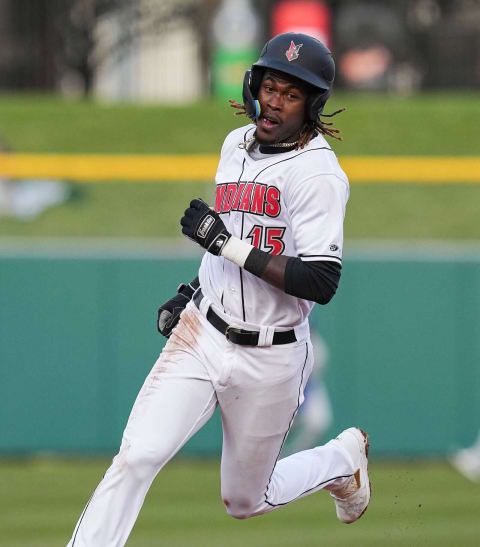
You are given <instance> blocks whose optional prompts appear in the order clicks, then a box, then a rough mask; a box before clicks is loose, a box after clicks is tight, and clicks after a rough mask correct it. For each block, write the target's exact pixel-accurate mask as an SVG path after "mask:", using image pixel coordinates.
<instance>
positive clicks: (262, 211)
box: [215, 182, 281, 217]
mask: <svg viewBox="0 0 480 547" xmlns="http://www.w3.org/2000/svg"><path fill="white" fill-rule="evenodd" d="M280 209H281V207H280V190H279V189H278V188H277V187H276V186H267V185H266V184H260V183H256V182H228V183H225V184H218V185H217V195H216V198H215V211H216V212H217V213H228V212H229V211H243V212H245V213H252V214H254V215H267V216H269V217H278V215H279V214H280Z"/></svg>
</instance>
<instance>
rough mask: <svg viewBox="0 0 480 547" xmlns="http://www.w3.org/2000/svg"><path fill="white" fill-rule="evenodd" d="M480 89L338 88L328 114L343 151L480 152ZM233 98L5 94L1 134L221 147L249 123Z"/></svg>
mask: <svg viewBox="0 0 480 547" xmlns="http://www.w3.org/2000/svg"><path fill="white" fill-rule="evenodd" d="M478 104H479V103H478V94H474V93H457V94H455V93H436V94H422V95H417V96H412V97H396V96H391V95H387V94H360V93H354V94H353V93H351V94H344V93H338V94H337V93H335V94H334V95H333V97H332V99H331V100H330V101H329V102H328V105H327V106H328V108H327V109H326V112H332V111H333V110H334V109H337V108H340V107H342V106H346V107H347V111H346V112H344V113H342V114H340V115H339V116H338V117H336V118H335V125H336V126H338V127H339V128H340V129H341V130H342V134H343V136H344V139H345V140H344V142H342V143H337V144H336V146H335V148H336V151H337V154H338V155H339V156H340V157H341V156H342V155H361V154H372V155H378V154H380V155H382V154H414V155H421V154H427V155H442V154H443V155H448V154H452V155H468V154H471V155H476V154H478V153H479V148H478V138H476V135H477V131H478V125H479V123H480V108H479V107H478ZM232 112H233V111H232V109H230V108H229V106H228V105H227V104H223V103H217V102H213V101H209V102H206V101H205V102H201V103H198V104H193V105H189V106H155V105H150V106H138V105H131V104H115V105H108V104H101V103H95V102H93V101H67V100H61V99H59V98H56V97H51V96H31V95H5V94H3V95H0V136H3V138H5V139H6V140H7V141H8V142H9V143H10V145H11V146H12V148H13V149H14V150H16V151H18V152H57V153H79V152H84V153H87V152H90V153H140V154H141V153H173V154H184V153H198V154H201V153H213V154H215V153H218V152H219V149H220V146H221V143H222V142H223V139H224V137H225V134H226V133H227V132H228V131H229V130H231V129H233V128H235V127H238V126H240V125H244V124H245V123H246V119H245V118H243V117H234V116H233V114H232Z"/></svg>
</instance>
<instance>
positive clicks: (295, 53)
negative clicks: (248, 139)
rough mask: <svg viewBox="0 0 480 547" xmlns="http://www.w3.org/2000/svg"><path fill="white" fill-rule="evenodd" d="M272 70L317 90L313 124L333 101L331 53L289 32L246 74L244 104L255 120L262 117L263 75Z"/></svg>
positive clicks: (312, 99)
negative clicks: (260, 97)
mask: <svg viewBox="0 0 480 547" xmlns="http://www.w3.org/2000/svg"><path fill="white" fill-rule="evenodd" d="M268 68H270V69H272V70H278V71H279V72H284V73H285V74H289V75H291V76H295V77H296V78H298V79H299V80H302V81H303V82H306V83H308V84H310V86H312V87H313V93H310V95H309V97H308V101H307V107H306V113H307V116H308V117H309V119H310V120H316V119H317V118H318V116H319V114H321V112H322V110H323V107H324V106H325V103H326V102H327V99H328V98H329V97H330V93H331V90H332V85H333V80H334V77H335V63H334V62H333V58H332V54H331V52H330V50H329V49H328V48H327V47H326V46H324V45H323V44H322V42H320V41H319V40H317V39H316V38H313V37H312V36H308V35H307V34H296V33H294V32H286V33H285V34H278V35H277V36H275V37H274V38H272V39H271V40H269V41H268V42H267V43H266V44H265V46H264V48H263V50H262V53H261V54H260V58H259V59H258V61H257V62H256V63H254V64H253V65H252V68H251V70H247V72H246V73H245V78H244V81H243V104H244V106H245V110H246V112H247V115H248V116H249V117H250V118H252V119H255V118H258V116H259V114H260V104H259V102H258V101H257V95H258V91H259V89H260V84H261V83H262V77H263V73H264V71H265V70H266V69H268Z"/></svg>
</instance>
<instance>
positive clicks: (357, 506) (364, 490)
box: [330, 427, 372, 524]
mask: <svg viewBox="0 0 480 547" xmlns="http://www.w3.org/2000/svg"><path fill="white" fill-rule="evenodd" d="M336 440H337V441H338V442H339V443H341V445H342V447H343V448H344V449H345V450H346V451H347V452H348V454H350V457H351V458H352V461H353V463H354V466H355V469H356V471H355V473H354V474H353V475H352V476H351V477H350V478H349V479H348V480H347V482H346V483H345V484H344V485H343V486H342V487H340V488H338V489H336V490H332V491H331V492H330V495H331V496H332V498H333V499H334V500H335V505H336V509H337V517H338V519H339V520H341V521H342V522H344V523H346V524H350V523H352V522H355V521H356V520H358V519H359V518H360V517H361V516H362V515H363V513H365V511H366V510H367V507H368V504H369V503H370V496H371V491H372V488H371V485H370V481H369V480H368V451H369V448H370V445H369V442H368V435H367V434H366V433H365V432H364V431H362V430H361V429H359V428H358V427H350V428H349V429H345V431H342V433H340V435H339V436H338V437H337V438H336Z"/></svg>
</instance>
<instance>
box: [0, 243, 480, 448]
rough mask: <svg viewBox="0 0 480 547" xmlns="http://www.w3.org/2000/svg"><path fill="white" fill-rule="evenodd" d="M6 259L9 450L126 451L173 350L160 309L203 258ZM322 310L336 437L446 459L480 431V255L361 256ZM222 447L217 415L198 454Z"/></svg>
mask: <svg viewBox="0 0 480 547" xmlns="http://www.w3.org/2000/svg"><path fill="white" fill-rule="evenodd" d="M158 256H159V255H158V253H150V255H148V254H147V255H145V256H139V255H138V253H137V254H133V255H132V256H125V255H120V254H118V256H116V255H115V253H113V254H112V253H110V254H108V253H107V254H106V253H103V252H96V253H83V254H80V255H79V256H75V253H67V254H65V253H51V252H43V251H42V252H36V253H34V252H29V253H21V252H20V253H19V252H15V253H9V252H8V251H7V252H3V254H0V342H1V344H0V416H1V426H0V427H1V429H0V453H3V454H4V455H8V454H18V453H29V452H38V451H42V452H60V453H112V452H113V451H114V450H115V449H116V447H117V446H118V444H119V442H120V439H121V433H122V429H123V426H124V423H125V421H126V418H127V416H128V413H129V410H130V408H131V405H132V403H133V401H134V399H135V396H136V393H137V391H138V389H139V388H140V386H141V384H142V381H143V378H144V377H145V375H146V374H147V372H148V371H149V369H150V368H151V366H152V365H153V363H154V361H155V360H156V357H157V355H158V354H159V352H160V351H161V349H162V347H163V344H164V340H163V338H162V337H161V336H160V335H159V334H158V333H157V331H156V326H155V322H156V309H157V304H160V303H162V302H163V301H164V300H166V299H167V298H169V297H170V296H171V294H172V293H173V292H174V291H175V288H176V286H177V285H178V283H179V282H180V281H188V280H190V279H191V278H193V277H194V276H195V273H196V269H197V267H198V256H195V257H181V256H179V257H176V258H174V257H167V256H164V257H158ZM349 256H350V258H348V259H346V260H345V263H344V269H343V275H342V280H341V287H340V290H339V292H338V294H337V295H336V296H335V298H334V300H333V301H332V303H331V304H330V305H328V306H327V307H324V308H321V307H319V306H316V307H315V311H314V314H313V324H314V328H315V329H316V330H318V332H319V333H320V334H321V335H322V336H323V338H324V340H325V341H326V343H327V345H328V347H329V351H330V359H329V362H328V369H327V375H326V381H327V386H328V389H329V392H330V397H331V400H332V405H333V411H334V424H333V425H332V427H331V431H330V433H334V432H336V431H338V430H341V429H343V428H344V427H348V426H350V425H361V426H363V427H364V428H365V429H366V430H368V432H369V433H370V435H371V437H372V443H373V445H374V447H375V453H376V454H377V455H379V456H382V455H384V456H389V455H400V456H405V455H407V456H412V457H416V456H421V457H423V456H428V455H444V454H445V453H446V452H447V451H448V450H450V449H451V448H452V447H454V446H456V445H464V444H467V443H468V442H470V441H471V440H473V438H474V436H475V434H476V432H477V430H478V429H479V428H480V255H476V256H475V255H472V256H470V255H469V256H456V257H453V256H447V255H445V256H444V255H431V256H428V257H426V256H425V255H424V254H422V253H416V254H413V255H412V254H409V253H403V254H398V253H397V254H390V255H385V256H383V257H379V256H378V255H377V254H372V253H368V252H362V253H356V254H355V253H351V254H350V255H349ZM220 448H221V432H220V424H219V419H218V415H216V416H215V417H214V418H213V419H212V420H211V421H210V422H209V423H208V424H207V425H206V426H205V428H204V429H203V430H202V431H200V432H199V433H198V434H197V435H196V436H195V437H194V438H193V439H192V440H191V441H190V442H189V444H188V445H187V446H186V447H185V449H184V451H183V452H184V453H185V454H191V455H198V454H202V455H210V454H215V453H218V451H219V450H220Z"/></svg>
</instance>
